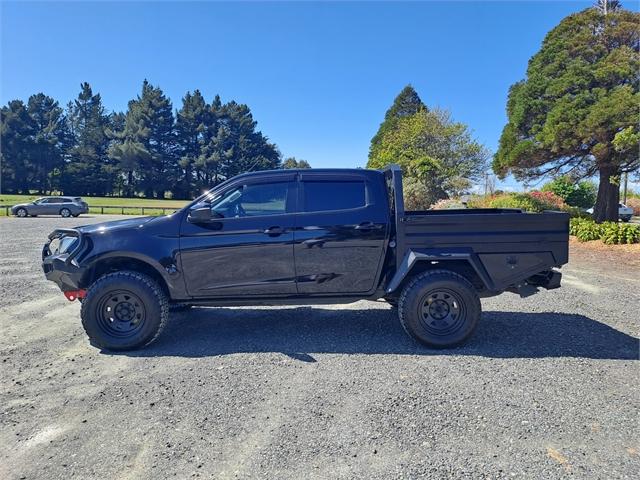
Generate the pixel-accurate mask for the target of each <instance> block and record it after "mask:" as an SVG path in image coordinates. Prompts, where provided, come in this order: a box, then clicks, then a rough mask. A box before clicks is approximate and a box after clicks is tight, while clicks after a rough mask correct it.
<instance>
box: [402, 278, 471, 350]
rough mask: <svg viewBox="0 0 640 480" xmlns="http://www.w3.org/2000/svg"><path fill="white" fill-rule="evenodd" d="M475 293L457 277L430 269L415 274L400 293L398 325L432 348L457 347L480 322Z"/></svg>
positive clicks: (464, 280) (467, 282) (468, 284)
mask: <svg viewBox="0 0 640 480" xmlns="http://www.w3.org/2000/svg"><path fill="white" fill-rule="evenodd" d="M480 312H481V305H480V298H479V297H478V293H477V292H476V290H475V288H474V287H473V285H471V283H470V282H469V281H468V280H467V279H466V278H464V277H462V276H461V275H458V274H457V273H454V272H451V271H448V270H433V271H429V272H425V273H423V274H421V275H418V276H417V277H415V278H414V279H413V280H411V281H410V282H409V284H408V285H407V286H406V287H405V288H404V290H403V291H402V295H401V296H400V301H399V304H398V313H399V317H400V323H401V324H402V326H403V328H404V329H405V331H406V332H407V333H408V334H409V335H410V336H411V337H413V338H414V339H416V340H417V341H419V342H420V343H423V344H424V345H427V346H429V347H433V348H446V347H453V346H455V345H459V344H460V343H462V342H464V341H465V340H466V339H467V338H469V337H470V336H471V334H472V333H473V331H474V330H475V328H476V326H477V324H478V320H479V319H480Z"/></svg>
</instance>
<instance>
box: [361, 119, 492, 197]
mask: <svg viewBox="0 0 640 480" xmlns="http://www.w3.org/2000/svg"><path fill="white" fill-rule="evenodd" d="M372 150H373V155H372V156H371V157H369V162H368V164H367V167H368V168H384V167H385V166H387V165H389V164H391V163H397V164H399V165H400V167H401V168H402V171H403V174H404V175H405V176H406V177H410V178H413V179H415V180H417V181H419V182H420V184H421V185H422V187H421V188H419V187H418V185H416V184H415V182H412V183H411V185H412V192H414V193H415V192H423V193H424V196H425V198H424V199H423V202H422V203H423V204H424V205H431V204H433V203H435V202H436V201H437V200H439V199H442V198H448V197H449V196H457V195H460V194H461V193H463V192H464V191H466V190H467V189H468V188H469V187H470V186H471V183H472V182H473V181H474V180H478V179H479V178H480V176H481V175H482V174H483V173H484V171H485V168H486V162H487V158H488V152H487V150H486V148H485V147H484V146H483V145H481V144H480V143H478V142H477V141H475V140H474V139H473V138H472V136H471V133H470V131H469V129H468V128H467V126H466V125H464V124H462V123H459V122H454V121H453V120H452V119H451V115H450V114H449V113H448V112H446V111H444V110H437V109H436V110H427V109H426V108H422V109H420V110H418V111H417V112H416V113H414V114H413V115H408V116H404V117H402V118H398V119H396V121H395V122H394V124H393V125H392V126H391V127H389V128H387V129H386V131H385V132H384V134H383V136H382V138H381V139H380V143H379V145H378V146H377V147H376V148H375V149H374V148H372ZM416 194H417V193H416ZM414 196H415V195H414Z"/></svg>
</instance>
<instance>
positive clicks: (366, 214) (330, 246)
mask: <svg viewBox="0 0 640 480" xmlns="http://www.w3.org/2000/svg"><path fill="white" fill-rule="evenodd" d="M372 180H376V179H371V178H369V177H368V176H367V175H365V174H362V175H361V174H357V173H335V174H333V173H331V174H328V173H323V172H318V173H313V172H309V173H306V172H305V173H301V174H300V192H299V203H300V211H301V213H300V214H298V218H297V222H296V234H295V246H294V254H295V263H296V278H297V281H298V293H300V294H306V295H308V294H337V295H342V294H355V293H364V292H368V291H370V290H373V289H374V288H375V287H376V285H375V281H376V279H377V276H378V272H379V269H380V265H381V261H382V256H383V252H384V250H385V246H386V238H387V229H388V225H387V223H388V213H387V212H388V206H387V204H386V194H385V192H384V189H383V183H382V180H381V179H380V182H377V181H372Z"/></svg>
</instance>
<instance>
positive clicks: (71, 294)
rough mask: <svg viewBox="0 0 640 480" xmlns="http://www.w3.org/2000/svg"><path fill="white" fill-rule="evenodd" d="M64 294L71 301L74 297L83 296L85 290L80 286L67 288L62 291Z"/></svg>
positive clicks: (85, 294)
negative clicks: (76, 288) (77, 288)
mask: <svg viewBox="0 0 640 480" xmlns="http://www.w3.org/2000/svg"><path fill="white" fill-rule="evenodd" d="M64 296H65V297H67V300H69V301H70V302H73V301H74V300H75V299H76V298H84V297H86V296H87V291H86V290H85V289H84V288H82V289H80V290H69V291H66V292H64Z"/></svg>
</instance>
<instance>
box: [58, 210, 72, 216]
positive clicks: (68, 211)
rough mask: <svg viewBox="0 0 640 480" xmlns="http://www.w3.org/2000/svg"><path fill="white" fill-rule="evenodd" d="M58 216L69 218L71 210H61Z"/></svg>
mask: <svg viewBox="0 0 640 480" xmlns="http://www.w3.org/2000/svg"><path fill="white" fill-rule="evenodd" d="M60 216H62V217H64V218H69V217H70V216H71V210H69V209H68V208H63V209H62V210H60Z"/></svg>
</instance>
